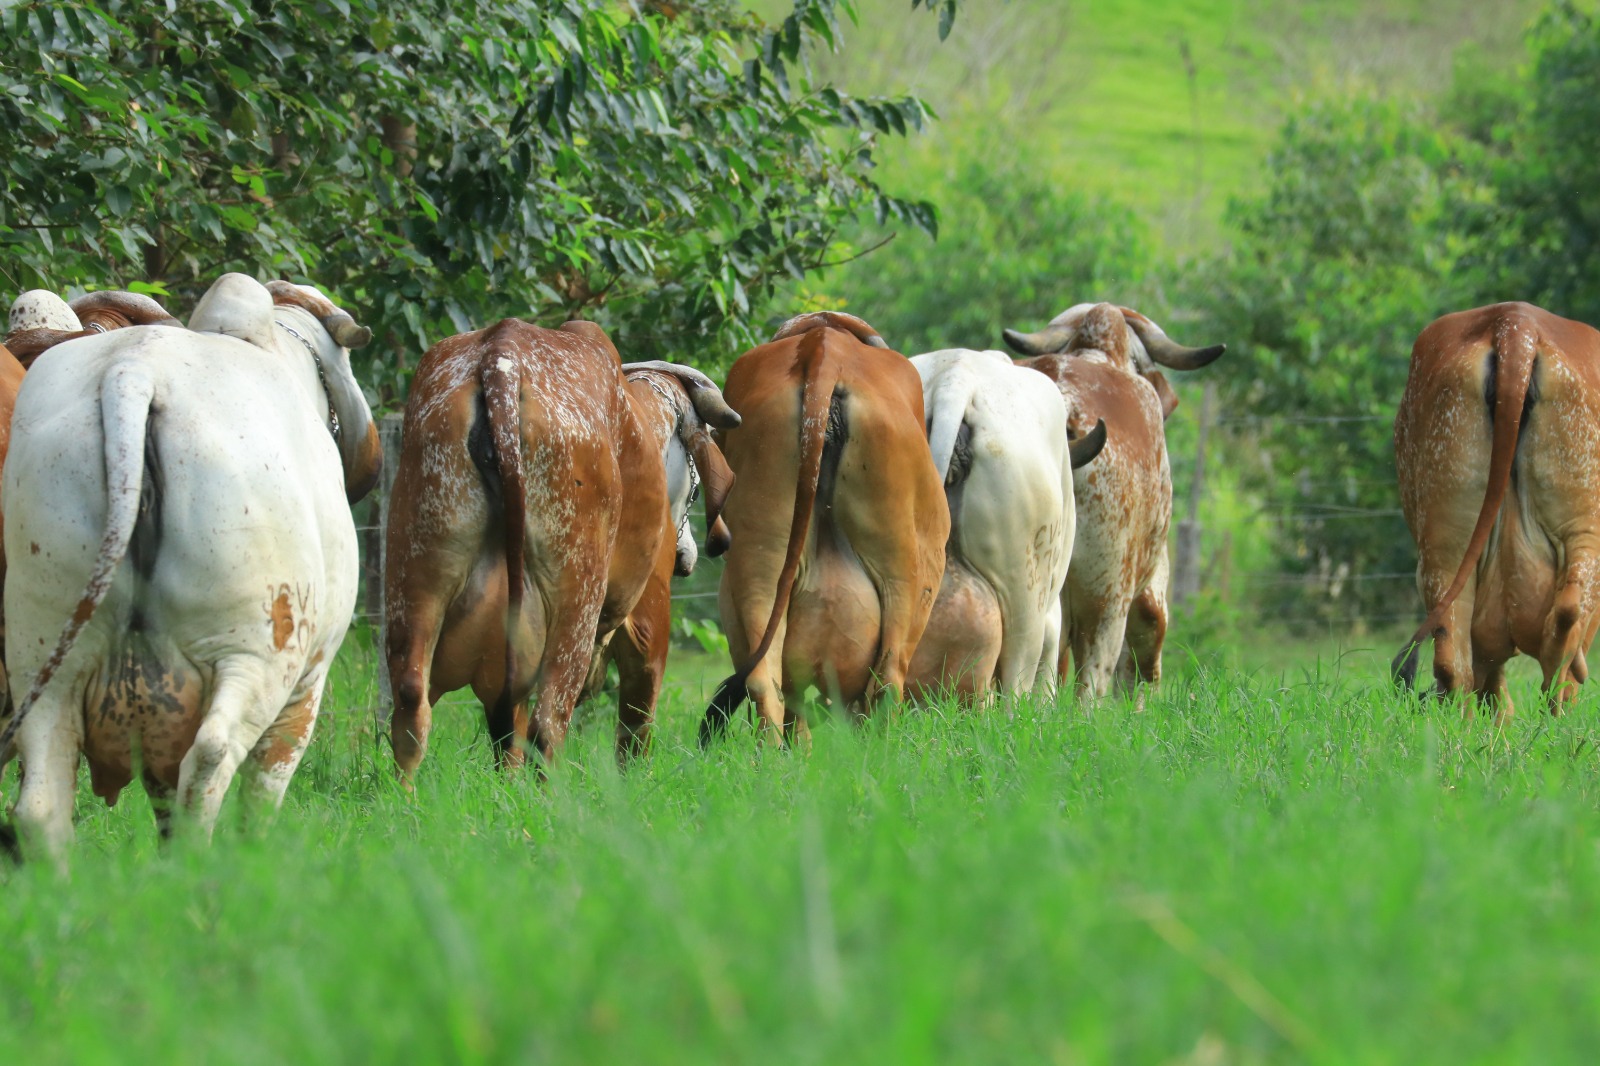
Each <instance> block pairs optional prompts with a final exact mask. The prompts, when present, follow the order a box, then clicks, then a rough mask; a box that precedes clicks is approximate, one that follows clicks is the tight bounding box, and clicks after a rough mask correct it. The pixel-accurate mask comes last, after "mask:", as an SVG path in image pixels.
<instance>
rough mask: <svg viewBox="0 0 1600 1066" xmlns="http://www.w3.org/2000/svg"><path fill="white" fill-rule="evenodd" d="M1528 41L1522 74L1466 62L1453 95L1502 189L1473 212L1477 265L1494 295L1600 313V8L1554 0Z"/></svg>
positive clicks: (1486, 290)
mask: <svg viewBox="0 0 1600 1066" xmlns="http://www.w3.org/2000/svg"><path fill="white" fill-rule="evenodd" d="M1528 49H1529V57H1530V61H1531V62H1530V64H1529V66H1528V68H1527V73H1526V75H1525V77H1524V78H1522V79H1516V78H1507V79H1497V80H1491V81H1489V82H1488V83H1487V84H1484V83H1483V79H1482V78H1481V76H1479V75H1478V74H1477V73H1476V72H1475V71H1473V70H1471V69H1469V68H1466V67H1463V68H1462V69H1461V70H1460V71H1459V74H1458V77H1459V80H1460V82H1461V84H1460V85H1458V87H1457V89H1456V100H1455V101H1454V104H1455V105H1456V107H1457V108H1459V109H1460V111H1461V113H1462V115H1463V117H1464V118H1465V119H1467V122H1465V123H1464V124H1463V125H1464V128H1463V133H1464V135H1465V136H1466V137H1468V138H1471V139H1473V140H1474V141H1475V142H1477V144H1478V146H1479V147H1481V148H1482V149H1483V152H1484V155H1483V163H1482V167H1483V172H1484V175H1485V180H1486V183H1487V184H1488V185H1489V186H1490V188H1492V190H1493V193H1494V195H1493V197H1492V199H1491V200H1490V201H1489V202H1488V204H1486V205H1483V206H1480V208H1479V209H1478V210H1477V211H1476V212H1475V213H1474V215H1473V219H1474V221H1475V223H1476V225H1475V227H1474V230H1473V235H1472V236H1473V240H1474V254H1473V256H1472V261H1473V267H1474V269H1475V271H1476V272H1477V274H1478V277H1479V279H1480V281H1479V288H1480V291H1481V293H1482V296H1483V298H1484V300H1485V301H1488V300H1495V299H1511V298H1515V299H1526V300H1531V301H1533V302H1535V303H1538V304H1540V305H1542V306H1544V307H1547V308H1548V309H1549V310H1551V311H1554V312H1556V313H1557V314H1560V315H1564V316H1567V317H1569V318H1576V319H1580V320H1582V321H1585V322H1589V323H1593V324H1596V325H1600V287H1597V286H1596V284H1595V278H1596V277H1600V183H1597V182H1596V180H1595V175H1596V169H1597V162H1596V161H1597V160H1600V17H1597V16H1596V14H1595V13H1594V12H1592V11H1589V10H1584V9H1581V8H1579V7H1578V6H1577V5H1576V4H1573V3H1570V2H1564V3H1559V4H1556V5H1554V6H1553V7H1552V8H1551V9H1550V10H1549V11H1548V12H1546V13H1545V15H1544V16H1543V17H1542V18H1541V19H1540V20H1539V21H1538V22H1536V23H1535V24H1534V26H1533V28H1532V30H1531V31H1530V32H1529V35H1528Z"/></svg>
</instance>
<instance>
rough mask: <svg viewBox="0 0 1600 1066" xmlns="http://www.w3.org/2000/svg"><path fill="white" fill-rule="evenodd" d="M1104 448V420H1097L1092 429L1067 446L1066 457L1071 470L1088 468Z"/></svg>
mask: <svg viewBox="0 0 1600 1066" xmlns="http://www.w3.org/2000/svg"><path fill="white" fill-rule="evenodd" d="M1105 446H1106V420H1105V419H1103V418H1097V419H1095V422H1094V428H1093V429H1091V430H1090V431H1089V432H1087V433H1085V434H1084V435H1083V436H1081V437H1079V438H1078V439H1077V440H1075V441H1072V442H1071V443H1070V444H1068V445H1067V455H1068V457H1069V458H1070V459H1071V460H1072V469H1074V470H1077V469H1078V468H1079V467H1084V466H1088V465H1089V464H1090V463H1092V462H1094V458H1095V456H1097V455H1099V454H1100V449H1102V448H1104V447H1105Z"/></svg>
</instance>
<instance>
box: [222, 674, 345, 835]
mask: <svg viewBox="0 0 1600 1066" xmlns="http://www.w3.org/2000/svg"><path fill="white" fill-rule="evenodd" d="M326 684H327V678H326V677H324V678H322V679H320V680H318V681H317V683H316V684H315V685H314V686H312V689H311V691H310V692H307V693H306V694H305V695H304V696H302V697H301V698H300V699H298V700H296V701H295V702H293V703H291V704H289V705H288V706H287V707H285V708H283V710H282V711H281V712H279V714H278V717H277V720H276V721H274V722H273V723H272V724H271V725H270V726H268V727H267V730H266V732H264V733H262V734H261V738H260V739H259V740H257V741H256V743H255V746H254V747H252V748H251V749H250V755H249V757H248V758H246V759H245V761H244V765H243V766H242V767H241V768H240V770H241V773H242V774H243V776H244V781H243V786H244V790H243V794H242V796H241V799H243V801H244V803H245V810H244V813H245V820H246V821H247V822H250V823H253V822H257V821H262V820H265V819H269V818H271V817H272V816H273V815H274V814H276V813H277V811H278V808H279V807H281V806H283V796H284V793H285V792H287V791H288V789H289V781H290V780H291V779H292V778H293V777H294V772H295V770H296V769H297V768H298V767H299V766H300V760H301V759H302V758H304V757H305V753H306V748H307V747H309V746H310V744H311V734H312V731H313V730H314V729H315V728H316V724H317V712H318V710H319V709H320V708H321V706H322V693H323V689H324V687H325V686H326Z"/></svg>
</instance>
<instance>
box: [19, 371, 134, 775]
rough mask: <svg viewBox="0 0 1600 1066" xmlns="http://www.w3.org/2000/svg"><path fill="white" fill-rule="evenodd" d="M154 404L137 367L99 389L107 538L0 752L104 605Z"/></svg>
mask: <svg viewBox="0 0 1600 1066" xmlns="http://www.w3.org/2000/svg"><path fill="white" fill-rule="evenodd" d="M154 400H155V383H154V382H153V381H151V380H150V375H149V374H148V373H147V372H146V371H145V369H144V368H143V367H142V366H140V365H138V364H137V363H120V364H118V365H116V366H114V367H112V368H111V370H110V371H109V372H108V373H107V374H106V377H105V379H104V381H103V382H102V384H101V386H100V424H101V431H102V434H103V436H104V446H105V463H106V528H105V532H104V533H103V534H102V535H101V538H100V549H99V552H98V553H97V554H96V556H95V562H94V568H93V569H92V570H90V572H89V581H88V583H87V584H86V585H85V586H84V590H83V596H82V598H81V599H79V601H78V606H77V609H76V610H74V611H73V612H72V617H71V618H70V619H68V620H67V624H66V626H65V627H63V628H62V630H61V636H60V637H59V638H58V639H57V640H56V645H55V647H54V648H53V649H52V650H51V652H50V657H49V658H47V659H46V660H45V662H44V665H43V666H42V667H40V668H39V672H38V673H37V674H36V675H34V679H33V684H32V685H30V686H29V688H28V694H27V695H26V696H24V697H23V699H22V702H21V703H19V704H18V705H17V709H16V713H15V714H13V715H12V716H11V721H9V722H7V723H6V727H5V729H4V731H0V752H4V751H7V750H9V749H10V746H11V742H12V740H13V739H15V737H16V735H17V730H19V729H20V728H22V723H23V720H24V719H25V718H26V717H27V715H28V711H29V710H31V709H32V707H33V705H34V704H35V703H37V702H38V700H39V696H40V695H41V694H42V693H43V692H44V687H45V686H46V685H48V684H49V683H50V679H51V678H53V677H54V676H55V674H56V671H57V670H59V669H60V668H61V664H62V663H63V662H64V661H65V660H66V658H67V656H68V654H70V653H71V651H72V648H73V645H75V644H76V643H77V641H78V636H79V634H81V633H82V632H83V628H84V626H86V625H88V624H89V620H90V619H91V618H93V617H94V612H95V610H96V609H97V608H99V606H100V604H101V603H103V602H104V601H105V598H106V594H107V593H109V592H110V591H111V580H112V578H113V576H114V575H115V574H116V570H117V567H118V566H119V565H120V564H121V562H122V560H123V558H124V557H125V556H126V555H127V554H128V546H129V545H130V544H131V543H132V541H133V531H134V527H135V526H136V525H137V524H138V521H139V499H140V496H141V495H142V494H143V492H144V474H145V445H146V434H147V433H148V431H149V424H150V409H151V405H152V404H153V402H154Z"/></svg>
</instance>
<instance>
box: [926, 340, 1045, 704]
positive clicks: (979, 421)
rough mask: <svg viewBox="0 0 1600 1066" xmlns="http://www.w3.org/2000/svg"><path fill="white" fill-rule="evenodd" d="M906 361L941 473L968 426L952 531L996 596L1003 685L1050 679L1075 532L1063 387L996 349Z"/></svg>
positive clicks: (1017, 687) (1011, 688) (1008, 688)
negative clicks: (968, 459) (967, 463)
mask: <svg viewBox="0 0 1600 1066" xmlns="http://www.w3.org/2000/svg"><path fill="white" fill-rule="evenodd" d="M911 364H912V365H913V366H915V367H916V368H917V373H918V374H920V375H921V376H922V392H923V404H924V407H925V409H926V411H927V417H928V421H929V424H930V426H931V427H932V435H931V438H930V447H932V448H933V451H934V456H933V458H934V464H935V466H936V467H937V468H938V470H939V472H940V474H941V475H945V474H946V473H947V471H948V469H949V464H950V452H949V448H950V447H951V446H953V444H954V436H955V432H956V429H958V428H959V426H960V425H961V424H962V423H963V422H964V423H965V424H966V425H967V426H969V427H970V429H971V446H972V453H973V460H972V468H971V472H970V473H969V474H968V476H967V480H966V483H965V486H964V488H963V489H962V499H961V505H960V508H959V510H958V511H957V512H956V513H954V514H952V516H951V517H952V521H953V522H954V523H955V525H954V526H953V527H952V529H951V539H952V540H953V541H954V542H955V544H956V545H957V547H958V549H959V551H960V553H961V555H962V557H963V558H965V559H966V561H967V562H968V563H969V564H970V565H971V566H972V568H973V569H974V570H975V571H976V572H977V573H978V574H979V575H980V576H981V577H982V578H983V579H984V580H985V581H987V582H988V583H989V585H990V586H991V587H992V588H993V589H994V591H995V594H996V597H997V598H998V600H999V603H1000V616H1001V625H1002V630H1003V633H1002V638H1001V645H1000V660H999V663H998V665H997V668H996V669H997V673H998V675H999V676H998V680H999V685H1000V690H1001V691H1002V692H1005V693H1012V692H1022V691H1026V690H1029V689H1032V688H1033V687H1034V686H1035V685H1036V684H1038V685H1042V686H1044V687H1046V688H1049V687H1052V686H1053V685H1054V681H1055V669H1056V657H1057V653H1058V651H1059V649H1060V642H1061V588H1062V585H1063V584H1064V583H1065V582H1066V578H1067V564H1068V562H1069V560H1070V559H1071V557H1072V543H1073V538H1074V533H1075V516H1074V510H1073V494H1072V465H1071V461H1070V457H1069V455H1068V450H1067V430H1066V410H1065V407H1064V405H1063V402H1062V398H1061V394H1060V393H1059V392H1058V391H1057V390H1056V387H1055V385H1054V384H1053V383H1052V382H1051V381H1050V379H1049V378H1047V377H1045V376H1044V375H1043V374H1040V373H1038V372H1037V371H1034V370H1029V369H1027V368H1025V367H1019V366H1016V365H1015V364H1013V363H1012V361H1011V359H1010V357H1009V356H1007V355H1005V353H1003V352H995V351H987V352H976V351H970V350H968V349H964V348H955V349H949V350H946V351H938V352H930V353H928V354H927V355H919V356H917V357H916V358H914V359H912V360H911Z"/></svg>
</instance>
